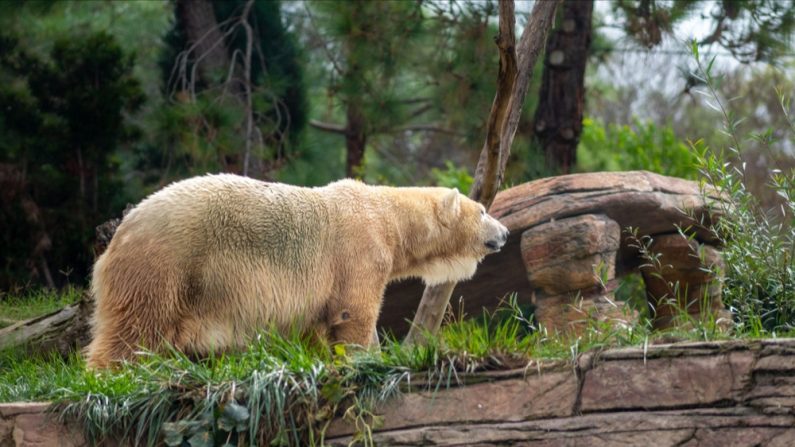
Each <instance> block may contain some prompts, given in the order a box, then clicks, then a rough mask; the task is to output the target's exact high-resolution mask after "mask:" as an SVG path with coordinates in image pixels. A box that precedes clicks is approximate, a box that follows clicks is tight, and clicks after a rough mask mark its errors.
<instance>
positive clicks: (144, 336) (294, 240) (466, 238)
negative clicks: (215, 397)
mask: <svg viewBox="0 0 795 447" xmlns="http://www.w3.org/2000/svg"><path fill="white" fill-rule="evenodd" d="M507 237H508V230H507V229H506V228H505V227H504V226H503V225H502V224H501V223H500V222H499V221H497V220H496V219H494V218H493V217H491V216H489V215H488V214H487V213H486V210H485V209H484V207H483V206H482V205H481V204H479V203H477V202H475V201H473V200H470V199H469V198H467V197H465V196H463V195H462V194H460V193H459V192H458V191H457V190H454V189H448V188H437V187H386V186H369V185H365V184H364V183H361V182H358V181H354V180H341V181H337V182H335V183H331V184H329V185H327V186H324V187H318V188H304V187H297V186H291V185H286V184H280V183H266V182H262V181H258V180H254V179H251V178H246V177H240V176H236V175H231V174H219V175H205V176H200V177H194V178H191V179H187V180H183V181H180V182H177V183H173V184H171V185H169V186H167V187H165V188H164V189H162V190H160V191H158V192H156V193H154V194H152V195H151V196H149V197H147V198H146V199H144V200H143V201H142V202H141V203H140V204H139V205H138V206H136V207H135V208H134V209H133V210H132V211H130V212H129V213H128V214H127V215H126V216H125V217H124V220H123V221H122V223H121V225H119V227H118V230H117V231H116V234H115V235H114V237H113V240H112V241H111V243H110V245H109V246H108V249H107V250H106V251H105V253H104V254H103V255H102V256H100V258H99V259H98V260H97V262H96V264H95V265H94V269H93V276H92V281H91V290H92V293H93V295H94V297H95V300H96V309H95V313H94V318H93V322H92V334H93V340H92V341H91V343H90V345H89V346H88V348H87V363H88V365H89V366H90V367H95V368H105V367H109V366H111V365H112V364H114V363H115V362H118V361H120V360H124V359H130V358H132V357H133V354H134V352H135V351H136V350H137V349H139V348H140V347H146V348H148V349H153V350H158V349H160V348H162V347H163V346H164V345H165V344H168V345H171V346H173V347H174V348H176V349H178V350H180V351H183V352H189V353H196V354H201V353H208V352H211V351H219V350H224V349H230V348H242V347H245V346H246V343H247V340H250V339H251V337H253V336H255V335H256V333H257V332H258V331H261V330H263V329H265V328H270V327H274V328H276V329H277V330H280V331H288V330H294V329H296V326H300V327H298V328H297V329H298V330H311V329H312V328H314V327H322V328H327V329H328V336H329V338H330V339H331V341H332V342H340V343H350V344H358V345H363V346H366V345H368V344H370V342H371V340H373V339H374V338H375V337H376V335H375V334H376V332H375V331H376V321H377V319H378V314H379V311H380V308H381V302H382V300H383V295H384V289H385V288H386V285H387V284H388V283H389V282H390V281H393V280H397V279H401V278H408V277H420V278H422V279H423V280H424V281H425V283H427V284H438V283H443V282H448V281H461V280H464V279H468V278H470V277H472V275H473V274H474V273H475V269H476V267H477V264H478V263H479V262H480V261H481V260H482V259H483V257H484V256H486V255H487V254H489V253H493V252H496V251H499V249H500V248H501V247H502V246H503V245H504V244H505V241H506V240H507ZM375 339H377V338H375Z"/></svg>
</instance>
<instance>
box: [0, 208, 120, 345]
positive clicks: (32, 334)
mask: <svg viewBox="0 0 795 447" xmlns="http://www.w3.org/2000/svg"><path fill="white" fill-rule="evenodd" d="M131 209H132V206H131V205H127V208H126V209H125V210H124V214H125V215H126V214H127V213H128V212H129V211H130V210H131ZM121 220H122V219H121V218H114V219H111V220H109V221H107V222H105V223H103V224H102V225H99V226H98V227H97V228H96V240H95V243H94V256H95V257H99V256H100V255H101V254H102V253H103V252H104V251H105V249H107V248H108V244H110V240H111V239H112V238H113V234H114V233H115V232H116V228H117V227H118V226H119V224H121ZM93 313H94V300H93V298H92V297H91V294H90V293H89V292H88V291H86V292H85V293H84V294H83V297H82V298H81V299H80V301H78V302H77V303H74V304H70V305H68V306H66V307H63V308H61V309H58V310H56V311H54V312H51V313H49V314H47V315H42V316H39V317H35V318H31V319H29V320H24V321H19V322H17V323H15V324H12V325H11V326H8V327H5V328H2V329H0V351H2V350H7V349H8V350H11V349H23V350H24V351H25V352H28V353H37V354H48V353H50V352H56V353H58V354H60V355H61V356H63V357H66V356H68V355H69V354H70V353H72V352H74V351H76V350H79V349H82V348H83V347H85V346H86V345H88V343H89V342H90V341H91V316H92V315H93Z"/></svg>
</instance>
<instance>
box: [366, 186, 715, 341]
mask: <svg viewBox="0 0 795 447" xmlns="http://www.w3.org/2000/svg"><path fill="white" fill-rule="evenodd" d="M714 200H716V198H715V197H708V196H705V195H704V194H703V193H702V191H701V190H700V188H699V185H698V184H697V183H695V182H691V181H687V180H683V179H678V178H673V177H666V176H662V175H658V174H654V173H650V172H643V171H635V172H600V173H588V174H572V175H565V176H560V177H551V178H546V179H541V180H537V181H533V182H529V183H525V184H522V185H519V186H516V187H513V188H511V189H508V190H505V191H502V192H501V193H500V194H498V195H497V198H496V200H495V201H494V204H493V205H492V207H491V209H490V212H491V214H492V215H494V216H495V217H497V218H499V219H500V220H501V221H502V223H503V224H505V225H506V226H507V227H508V228H509V229H510V230H511V237H510V238H509V240H508V243H507V244H506V246H505V247H504V248H503V250H502V252H501V253H498V254H495V255H491V256H489V257H487V258H486V260H485V261H484V263H483V264H482V265H481V266H480V267H479V269H478V273H477V274H476V275H475V277H474V278H473V279H472V280H470V281H467V282H464V283H461V284H459V285H458V286H457V287H456V289H455V292H454V294H453V301H454V304H456V303H455V301H456V300H457V299H458V298H459V297H460V298H463V304H464V309H465V311H466V312H467V313H468V314H470V315H472V314H478V313H480V311H481V310H482V309H483V308H487V309H492V308H494V307H496V306H497V305H498V304H499V302H500V300H501V299H502V298H504V297H505V296H507V295H508V294H511V293H516V294H517V296H518V301H519V303H520V304H521V303H533V304H534V305H535V306H536V317H537V319H538V321H539V322H540V323H541V324H543V325H544V326H545V327H547V329H549V330H561V331H564V330H569V329H572V328H574V329H576V328H577V327H578V325H581V324H582V322H583V321H585V320H586V319H587V318H588V317H596V318H599V319H612V320H617V321H626V320H630V319H632V318H634V315H633V314H632V312H630V311H629V310H628V309H625V308H624V306H623V304H622V303H619V302H616V300H615V298H614V296H613V293H614V291H615V288H616V286H617V284H618V281H617V280H618V278H620V277H621V276H622V275H626V274H629V273H642V275H643V278H644V280H645V284H646V292H647V296H648V301H649V305H650V306H651V307H652V309H653V314H655V316H656V318H655V320H654V324H655V326H656V327H659V328H664V327H668V326H670V325H671V324H673V322H674V321H675V317H677V316H679V315H681V314H682V313H683V312H682V311H684V313H689V314H691V315H692V316H695V317H698V316H700V315H702V314H704V313H705V312H706V311H707V310H709V311H710V312H712V313H718V312H720V311H721V310H722V309H723V305H722V303H721V301H720V285H719V284H718V283H717V282H716V281H715V280H714V278H713V276H712V275H711V274H710V273H709V271H710V270H714V269H715V268H720V265H721V260H720V254H719V251H718V247H717V241H716V240H715V237H714V235H713V234H712V232H711V231H710V230H709V225H710V224H711V221H712V220H713V219H714V218H716V215H715V214H716V213H715V211H714V209H713V208H711V207H710V206H709V205H710V203H708V202H713V201H714ZM629 229H632V232H630V231H628V230H629ZM680 229H682V230H683V231H684V233H686V234H688V235H689V238H685V237H683V236H682V235H681V234H680ZM647 245H649V246H647ZM644 249H648V250H650V251H651V252H652V253H653V254H654V255H659V258H658V259H659V265H653V264H654V263H650V262H649V260H648V259H645V258H644V256H643V253H642V250H644ZM421 295H422V285H421V284H420V283H419V282H418V281H405V282H402V283H398V284H394V285H392V286H390V287H389V289H388V290H387V294H386V300H385V303H384V309H383V311H382V317H381V325H382V326H383V327H385V328H387V329H388V330H391V331H392V332H393V333H395V334H396V335H401V334H403V333H405V332H406V331H407V329H408V325H409V321H410V319H411V318H412V317H413V315H414V312H415V310H416V309H417V305H418V303H419V299H420V297H421Z"/></svg>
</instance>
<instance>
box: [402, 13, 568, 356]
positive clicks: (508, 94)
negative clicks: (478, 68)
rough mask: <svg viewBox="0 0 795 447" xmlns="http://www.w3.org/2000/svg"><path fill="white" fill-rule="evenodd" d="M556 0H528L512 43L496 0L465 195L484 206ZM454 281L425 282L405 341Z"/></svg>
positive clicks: (437, 309)
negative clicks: (487, 97) (482, 128)
mask: <svg viewBox="0 0 795 447" xmlns="http://www.w3.org/2000/svg"><path fill="white" fill-rule="evenodd" d="M559 3H560V0H538V1H536V2H535V4H534V5H533V10H532V11H531V13H530V18H529V20H528V22H527V26H526V27H525V29H524V31H523V32H522V37H521V39H520V41H519V45H518V47H516V45H515V41H516V39H515V37H514V35H515V34H514V27H515V17H514V3H513V0H501V1H500V3H499V11H500V26H499V34H498V35H497V38H496V42H497V48H498V49H499V52H500V69H499V74H498V76H497V94H496V95H495V97H494V103H493V104H492V107H491V112H490V113H489V118H488V121H487V131H486V142H485V144H484V145H483V149H482V151H481V153H480V160H479V161H478V165H477V168H476V170H475V180H474V183H473V185H472V189H471V190H470V193H469V197H470V198H472V199H474V200H477V201H478V202H480V203H482V204H483V205H484V206H485V207H486V208H488V207H489V206H490V205H491V203H492V202H493V201H494V197H495V196H496V195H497V191H498V190H499V188H500V184H501V183H502V179H503V175H504V173H505V167H506V165H507V163H508V156H509V155H510V152H511V144H513V138H514V135H515V134H516V128H517V127H518V125H519V118H520V115H521V111H522V105H523V104H524V99H525V96H526V95H527V89H528V87H529V85H530V79H531V78H532V74H533V66H534V65H535V63H536V61H537V60H538V56H539V54H540V53H541V50H542V49H543V47H544V43H545V42H546V39H547V34H548V32H549V29H550V28H551V27H552V22H553V19H554V17H555V10H556V9H557V6H558V4H559ZM454 288H455V283H445V284H440V285H436V286H429V287H426V288H425V291H424V292H423V295H422V300H421V301H420V306H419V308H418V309H417V313H416V315H415V316H414V321H413V323H412V326H411V329H410V331H409V334H408V335H407V336H406V343H421V342H422V341H423V340H424V339H425V334H426V333H430V334H435V333H437V332H438V331H439V327H440V326H441V324H442V318H443V317H444V313H445V310H446V309H447V305H448V304H449V303H450V297H451V296H452V294H453V289H454Z"/></svg>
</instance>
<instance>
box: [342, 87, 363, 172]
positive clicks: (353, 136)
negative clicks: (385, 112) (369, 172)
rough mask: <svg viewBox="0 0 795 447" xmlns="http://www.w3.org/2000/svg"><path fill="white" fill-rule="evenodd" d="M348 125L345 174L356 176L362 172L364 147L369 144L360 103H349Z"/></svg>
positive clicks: (346, 131)
mask: <svg viewBox="0 0 795 447" xmlns="http://www.w3.org/2000/svg"><path fill="white" fill-rule="evenodd" d="M347 115H348V125H347V127H346V128H345V148H346V150H347V158H346V162H345V175H346V176H347V177H350V178H354V177H356V176H358V175H359V174H360V170H361V167H362V163H363V162H364V149H365V146H366V145H367V133H366V131H365V118H364V115H363V114H362V110H361V108H360V107H359V105H358V104H356V103H355V102H352V103H350V104H348V111H347Z"/></svg>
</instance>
